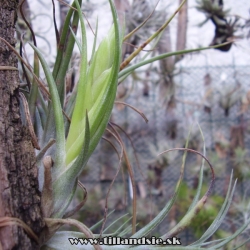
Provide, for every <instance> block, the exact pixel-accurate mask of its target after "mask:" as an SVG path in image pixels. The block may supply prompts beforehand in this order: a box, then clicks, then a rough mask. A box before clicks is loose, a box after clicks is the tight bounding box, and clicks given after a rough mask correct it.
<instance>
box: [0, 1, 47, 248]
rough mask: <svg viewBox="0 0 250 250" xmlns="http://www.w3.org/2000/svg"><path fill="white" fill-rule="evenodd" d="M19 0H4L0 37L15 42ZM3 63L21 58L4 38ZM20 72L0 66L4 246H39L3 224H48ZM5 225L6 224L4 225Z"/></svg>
mask: <svg viewBox="0 0 250 250" xmlns="http://www.w3.org/2000/svg"><path fill="white" fill-rule="evenodd" d="M17 8H18V0H0V37H1V38H4V39H5V40H7V41H8V42H9V43H10V44H11V45H12V46H13V47H14V46H15V43H16V41H15V38H14V34H15V22H16V18H17ZM0 66H12V67H17V58H16V56H15V54H14V53H13V51H11V50H10V49H9V48H8V47H7V46H6V45H5V44H4V43H3V42H2V41H0ZM19 104H20V103H19V76H18V71H16V70H6V69H3V67H1V68H0V249H1V248H2V249H4V250H8V249H25V250H27V249H39V245H38V243H37V242H36V241H35V240H34V239H32V238H31V237H30V236H28V235H27V234H26V232H25V231H24V229H23V228H22V227H20V226H17V225H8V226H3V225H1V220H3V218H4V217H14V218H19V219H20V220H22V221H23V222H24V223H26V224H27V225H28V226H29V227H30V228H31V229H32V230H33V232H34V233H35V234H36V235H39V233H40V232H41V229H42V227H43V225H44V223H43V220H42V216H41V208H40V192H39V190H38V178H37V168H36V161H35V153H34V148H33V146H32V143H31V140H30V134H29V132H28V129H27V127H25V126H23V124H22V122H21V115H20V109H19ZM1 226H2V227H1Z"/></svg>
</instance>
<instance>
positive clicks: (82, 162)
mask: <svg viewBox="0 0 250 250" xmlns="http://www.w3.org/2000/svg"><path fill="white" fill-rule="evenodd" d="M81 2H82V1H81V0H75V1H74V2H73V4H72V5H71V7H70V9H69V11H68V14H67V16H66V19H65V23H64V26H63V29H62V33H61V36H60V37H59V34H58V32H57V42H58V48H57V56H56V60H55V63H54V66H53V70H52V72H51V68H50V67H49V65H48V63H47V62H46V60H45V58H44V56H43V54H42V52H41V51H40V50H39V48H37V46H36V43H35V37H34V36H33V39H34V44H30V46H31V47H32V48H33V50H34V67H33V69H32V68H31V66H30V65H29V63H28V62H27V61H25V60H24V59H23V58H22V57H21V56H20V55H19V54H18V53H17V56H18V57H19V59H20V60H21V62H22V65H23V71H24V72H25V75H26V80H27V87H26V89H24V91H23V92H24V94H25V95H26V97H25V96H24V94H22V93H21V94H20V102H21V106H22V110H23V114H22V118H23V122H24V123H27V125H28V127H29V129H30V133H31V135H32V142H33V145H34V147H35V148H36V149H37V150H38V151H37V166H38V168H39V186H40V189H41V193H42V198H41V199H42V212H43V216H44V221H45V223H46V227H45V229H44V231H43V233H42V235H40V237H39V239H37V237H34V234H31V235H32V236H33V237H34V238H35V239H36V240H38V241H39V243H40V245H41V246H42V247H43V248H44V249H75V247H74V246H71V245H70V243H69V241H68V238H74V237H79V238H99V237H103V236H107V235H112V236H113V237H115V236H117V237H123V236H125V235H130V237H131V238H141V237H144V236H145V237H146V236H147V235H149V233H150V232H151V231H152V230H154V229H155V228H156V227H157V226H158V225H159V224H160V223H161V222H162V221H163V220H164V218H165V217H166V216H167V214H168V213H169V211H170V209H171V207H172V206H173V204H174V202H175V200H176V198H177V195H178V192H179V189H180V184H181V181H182V178H183V174H184V166H185V158H186V153H187V152H186V151H190V152H192V153H196V154H199V155H200V156H202V157H203V159H204V161H205V160H206V161H207V162H208V164H209V166H210V168H211V171H212V180H211V183H210V186H209V188H208V190H207V191H206V193H205V194H204V195H203V196H202V197H201V198H200V196H201V187H202V180H203V179H202V177H203V167H204V161H203V164H202V166H201V170H200V179H199V185H198V188H197V192H196V194H195V196H194V199H193V201H192V203H191V205H190V207H189V209H188V211H187V213H186V214H185V215H184V217H183V218H182V219H181V220H180V222H179V223H177V225H176V226H175V227H174V228H172V229H171V230H170V231H169V232H167V233H166V234H164V235H162V236H161V238H162V239H163V240H165V239H167V238H169V237H172V236H176V235H178V233H179V232H181V231H182V230H183V229H185V228H186V227H187V226H188V225H189V224H190V223H192V219H193V218H194V217H195V216H196V214H197V213H198V212H199V211H200V210H201V209H202V208H203V206H204V204H205V202H206V200H207V198H208V196H209V194H210V193H211V189H212V187H213V184H214V172H213V168H212V166H211V164H210V163H209V161H208V160H207V159H206V157H205V156H204V155H202V154H200V153H198V152H196V151H194V150H191V149H187V148H184V149H183V148H179V149H172V150H168V151H173V150H183V151H185V154H184V157H183V164H182V166H181V173H180V178H179V180H178V182H177V185H176V188H175V191H174V194H173V197H172V198H171V199H170V200H169V201H167V202H166V205H165V206H164V208H163V209H162V211H161V212H160V213H159V214H158V215H157V216H156V217H155V218H154V219H153V220H152V221H151V222H150V223H149V224H148V225H146V226H145V227H143V228H142V229H140V230H139V231H136V212H137V210H136V191H135V183H134V178H133V170H132V167H131V165H130V163H129V160H128V156H127V153H126V151H125V148H124V144H123V142H122V141H121V137H120V135H119V134H118V133H117V131H116V130H115V128H114V126H113V125H112V124H111V123H110V129H108V131H110V133H111V134H112V135H113V136H114V137H115V138H116V139H117V141H118V142H119V144H120V146H121V153H120V154H119V153H118V154H119V158H120V161H119V167H118V170H119V169H120V166H121V159H122V157H124V159H125V161H126V163H127V166H128V173H129V175H130V178H131V182H132V187H133V198H134V199H133V214H132V226H131V225H128V224H129V221H130V220H127V221H126V223H124V224H123V226H122V227H120V228H118V229H117V230H116V231H113V232H112V233H108V231H107V228H106V229H105V220H106V217H107V213H105V215H104V219H103V222H102V221H101V222H100V223H99V224H101V223H103V224H102V231H101V233H98V234H93V233H92V231H93V230H95V228H96V227H97V226H98V225H99V224H97V225H94V226H93V227H91V228H88V227H86V226H85V225H84V224H83V223H82V222H80V221H77V220H73V219H69V217H70V216H72V215H73V214H75V213H76V212H77V211H79V209H80V208H81V207H82V206H83V205H84V203H85V201H86V197H87V193H86V189H85V188H84V186H83V184H82V183H80V182H79V181H78V177H79V176H80V174H81V172H82V171H83V169H84V167H85V166H86V164H87V162H88V159H89V158H90V156H91V154H92V153H93V151H94V150H95V148H96V146H97V144H98V142H99V140H100V139H101V137H102V135H103V133H104V131H105V129H107V125H108V123H109V118H110V115H111V112H112V108H113V105H114V102H115V96H116V90H117V85H118V83H121V82H122V80H124V79H125V78H126V77H127V76H128V75H129V74H131V73H132V72H133V71H134V70H136V69H137V68H140V67H141V66H143V65H146V64H150V63H152V62H154V61H156V60H161V59H163V58H166V57H169V56H172V55H178V54H184V53H190V52H193V51H199V50H202V49H208V48H199V49H192V50H184V51H177V52H172V53H166V54H161V55H158V56H155V57H151V58H149V59H146V58H143V59H141V61H140V62H137V63H136V64H131V61H132V60H133V59H134V58H135V57H136V56H137V55H138V54H139V53H140V51H142V50H143V48H144V47H145V46H146V45H147V44H149V43H150V42H152V41H153V40H154V39H156V38H157V37H158V36H159V35H160V34H161V32H162V31H163V30H164V29H165V28H166V27H167V25H168V24H169V22H170V21H171V20H172V19H173V17H174V16H175V14H176V13H178V11H179V10H180V8H181V7H182V5H183V4H184V3H185V0H184V1H183V2H182V4H181V5H180V7H179V8H178V9H177V10H176V12H175V13H174V14H173V15H172V16H171V17H170V18H169V20H167V21H166V22H165V23H164V24H163V25H162V26H161V27H160V28H159V29H158V30H157V31H156V32H155V33H154V34H153V35H152V36H151V37H149V38H148V39H147V41H146V42H144V43H143V45H141V46H139V48H137V49H136V50H135V51H134V52H133V53H132V54H131V55H129V56H128V57H127V59H126V60H125V61H124V62H122V63H121V55H122V52H121V46H122V42H123V41H124V40H125V39H127V38H128V37H129V36H131V35H132V33H133V32H132V33H131V34H129V35H127V36H126V37H125V38H123V33H122V31H121V30H120V28H119V25H118V20H117V15H116V11H115V8H114V5H113V2H112V0H109V4H110V8H111V11H112V16H113V22H114V24H113V26H112V27H111V29H110V30H109V32H107V36H106V37H105V38H104V39H103V41H102V42H101V43H100V45H99V47H98V49H96V37H97V30H98V29H97V28H96V31H95V41H94V44H93V49H92V55H91V59H90V61H88V57H87V37H86V31H85V21H84V18H83V14H82V11H81V7H80V6H81ZM78 24H80V26H81V41H79V40H78V39H77V38H76V31H77V27H78ZM55 26H56V25H55ZM56 31H57V29H56ZM1 40H3V39H1ZM5 43H6V44H7V45H8V46H9V47H10V48H11V46H10V45H9V44H8V43H7V42H6V41H5ZM75 43H76V44H77V45H78V48H79V51H80V70H79V72H80V76H79V81H78V84H77V85H75V86H74V89H73V91H72V93H71V95H70V97H67V102H66V101H65V100H66V94H65V82H66V81H65V78H66V72H67V70H68V67H69V63H70V60H71V57H72V53H73V47H74V45H75ZM12 49H13V48H12ZM39 61H40V63H41V65H42V69H43V71H44V74H45V77H46V83H44V82H43V81H42V80H41V79H40V76H39ZM27 92H28V93H27ZM26 99H27V100H28V102H27V101H26ZM138 112H139V111H138ZM33 127H34V128H35V131H34V129H33ZM163 153H166V152H163ZM77 186H79V187H80V188H81V189H82V190H83V194H84V198H83V201H82V202H81V203H80V204H79V205H77V206H76V207H74V208H73V209H71V210H69V205H70V203H71V201H72V199H73V197H74V195H75V192H76V188H77ZM234 189H235V184H234V185H232V178H231V180H230V184H229V188H228V193H227V196H226V198H225V201H224V203H223V205H222V208H221V209H220V211H219V213H218V215H217V217H216V218H215V220H214V221H213V223H212V224H211V225H210V227H209V228H208V229H207V230H206V232H205V233H204V234H203V235H202V236H201V237H200V239H199V240H198V241H196V242H194V243H193V244H192V245H191V246H189V247H180V248H179V249H182V248H187V249H200V248H202V247H210V246H212V248H213V249H220V248H221V247H222V246H224V245H225V244H227V243H228V242H230V241H231V240H232V239H234V238H235V237H236V236H237V235H239V234H240V233H241V232H242V231H243V230H244V229H245V228H246V227H247V226H248V224H249V219H247V220H246V222H245V223H244V225H242V226H241V227H240V228H239V229H238V231H237V232H236V233H235V234H233V235H231V236H229V237H227V238H225V239H221V240H220V241H217V242H207V243H205V242H206V241H207V240H208V239H209V238H210V237H211V236H212V235H213V234H214V232H215V231H216V230H217V229H218V227H219V226H220V224H221V222H222V220H223V219H224V217H225V214H226V212H227V211H228V208H229V205H230V203H231V201H232V197H233V192H234ZM107 202H108V199H107V200H106V203H107ZM106 209H107V204H106ZM121 219H122V218H121ZM115 222H116V221H114V223H115ZM64 224H68V225H71V226H75V227H77V228H78V229H79V231H80V232H74V231H60V232H59V231H58V228H59V227H60V226H62V225H64ZM25 229H26V230H27V231H28V232H30V230H28V229H27V227H25ZM131 232H132V233H131ZM93 248H95V249H116V248H119V249H127V248H133V249H137V248H138V249H151V248H152V249H154V248H157V247H156V246H147V247H145V246H133V245H127V246H99V245H94V246H92V245H90V244H88V245H85V246H83V248H82V249H93ZM165 248H166V249H169V248H168V247H162V249H165Z"/></svg>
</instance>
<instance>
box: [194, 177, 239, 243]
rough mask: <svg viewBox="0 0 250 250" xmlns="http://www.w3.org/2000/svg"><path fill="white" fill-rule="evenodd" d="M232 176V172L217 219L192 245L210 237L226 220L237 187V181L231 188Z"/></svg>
mask: <svg viewBox="0 0 250 250" xmlns="http://www.w3.org/2000/svg"><path fill="white" fill-rule="evenodd" d="M232 178H233V174H231V177H230V182H229V186H228V191H227V195H226V198H225V201H224V203H223V205H222V207H221V209H220V211H219V213H218V215H217V216H216V218H215V220H214V221H213V223H212V224H211V225H210V227H209V228H208V229H207V231H206V232H205V233H204V234H203V235H202V236H201V238H200V239H199V240H197V241H195V242H194V243H192V244H191V245H192V246H196V245H201V244H202V243H203V242H205V241H206V240H207V239H209V238H210V237H211V236H212V235H213V234H214V233H215V232H216V230H217V229H218V228H219V226H220V225H221V223H222V221H223V220H224V218H225V216H226V213H227V211H228V209H229V207H230V205H231V202H232V198H233V193H234V190H235V187H236V182H235V183H234V186H233V189H232V190H231V186H232Z"/></svg>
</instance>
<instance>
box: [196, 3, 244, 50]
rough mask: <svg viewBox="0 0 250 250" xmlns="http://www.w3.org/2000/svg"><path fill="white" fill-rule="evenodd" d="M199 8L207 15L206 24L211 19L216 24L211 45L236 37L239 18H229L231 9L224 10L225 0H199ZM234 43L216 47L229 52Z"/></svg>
mask: <svg viewBox="0 0 250 250" xmlns="http://www.w3.org/2000/svg"><path fill="white" fill-rule="evenodd" d="M197 4H198V5H197V7H196V8H197V10H199V11H201V12H203V13H204V14H205V15H206V19H205V21H204V22H202V23H201V24H200V26H202V25H204V24H205V23H206V22H207V21H208V20H211V21H212V23H213V24H214V26H215V34H214V38H213V40H212V42H211V44H210V45H218V44H222V43H224V42H227V41H229V40H233V39H234V38H235V33H236V32H237V31H238V30H239V28H240V25H239V23H238V21H239V18H238V17H235V18H234V19H232V18H231V19H229V18H228V13H229V10H224V6H223V0H197ZM231 46H232V43H230V44H227V45H224V46H221V47H219V48H216V49H218V50H221V51H224V52H227V51H229V50H230V49H231Z"/></svg>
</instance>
